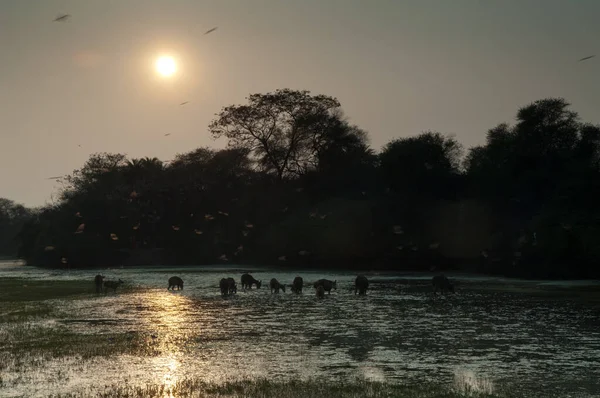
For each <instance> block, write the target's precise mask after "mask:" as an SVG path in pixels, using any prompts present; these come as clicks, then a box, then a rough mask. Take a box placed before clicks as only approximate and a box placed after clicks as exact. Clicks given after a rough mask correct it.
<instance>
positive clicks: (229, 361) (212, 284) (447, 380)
mask: <svg viewBox="0 0 600 398" xmlns="http://www.w3.org/2000/svg"><path fill="white" fill-rule="evenodd" d="M247 270H250V269H248V268H241V267H238V268H234V267H220V266H215V267H211V268H206V267H205V268H199V267H177V268H128V269H112V270H104V271H102V273H103V274H104V275H106V276H107V278H108V279H116V278H121V279H123V280H124V281H125V282H126V283H127V284H128V285H129V286H138V287H144V288H145V289H143V290H141V291H136V290H134V293H126V291H124V292H119V291H117V293H116V294H113V293H109V294H107V295H103V294H100V295H97V294H94V293H91V294H89V297H83V298H81V299H76V300H73V299H66V300H55V301H54V302H53V305H56V306H57V307H59V308H60V309H61V314H64V315H63V316H62V317H60V318H56V319H50V320H49V321H47V322H50V323H52V324H56V325H60V326H61V327H67V328H71V330H74V331H78V332H81V333H96V334H102V333H114V332H130V331H137V332H142V333H148V334H150V335H151V336H152V341H153V347H154V352H155V354H154V355H150V356H135V357H134V356H129V355H122V356H115V357H113V358H110V359H105V358H92V359H89V360H81V359H78V358H66V359H55V360H51V361H50V362H48V363H47V364H46V365H45V366H43V367H36V368H33V367H32V368H31V369H25V370H22V371H21V372H19V374H16V372H15V373H11V370H10V369H9V370H8V371H7V372H4V374H3V375H2V379H4V383H5V386H7V385H8V386H9V387H10V388H4V391H3V392H2V390H0V395H2V396H4V395H3V394H6V395H7V396H20V395H24V396H46V395H48V394H49V393H55V394H56V393H60V392H69V391H80V390H82V389H87V390H93V389H94V388H101V387H103V386H105V385H111V384H121V383H125V382H126V383H130V384H144V383H146V382H152V383H165V384H166V385H169V384H172V383H175V382H176V381H177V380H178V379H180V378H183V377H186V376H193V377H202V378H205V379H206V380H212V381H221V380H225V379H240V378H252V377H267V378H269V379H277V378H281V379H290V378H301V379H308V378H314V377H327V378H330V379H340V378H343V379H348V378H354V377H366V378H369V379H373V380H378V381H388V382H394V383H403V384H412V383H424V382H425V383H435V384H440V383H441V384H448V385H452V384H453V383H455V382H456V379H457V377H458V378H459V379H461V378H462V379H463V380H466V379H470V378H472V377H475V378H476V379H478V380H479V381H481V380H483V381H485V382H486V383H487V384H489V385H491V386H495V387H496V388H498V389H508V390H510V391H512V392H513V393H515V394H517V395H522V396H529V397H531V396H540V397H541V396H543V397H550V396H560V397H566V396H599V395H600V328H599V326H600V321H599V315H600V312H599V310H598V306H597V304H594V303H593V302H589V301H586V299H577V298H573V297H572V296H569V298H568V299H567V298H565V297H562V295H563V292H564V289H565V288H568V287H570V288H571V289H573V288H575V289H576V288H577V287H578V286H584V285H586V284H595V285H596V286H598V285H600V283H598V282H585V283H582V282H573V283H559V284H552V283H547V282H540V281H514V280H508V279H503V278H485V277H469V276H460V275H455V276H452V279H453V280H454V281H455V282H456V286H457V294H455V295H449V296H446V297H438V298H436V299H432V296H431V289H430V280H431V275H426V274H422V275H418V274H411V275H408V274H394V273H377V274H375V273H374V274H367V276H368V277H369V279H370V282H371V286H370V290H369V293H368V295H367V296H362V297H361V296H355V295H354V291H353V281H354V278H355V276H356V275H355V274H352V273H344V272H326V273H324V272H308V271H302V272H298V271H294V272H281V271H280V270H269V269H254V270H253V271H254V272H253V273H252V274H253V276H254V277H255V278H256V279H259V280H262V281H263V287H262V288H261V289H259V290H256V289H252V290H251V291H242V290H241V286H240V282H239V279H240V276H241V274H242V273H243V271H247ZM96 273H97V272H95V271H89V270H88V271H68V272H67V271H52V270H41V269H37V268H32V267H23V266H18V265H14V264H7V263H5V264H3V265H1V264H0V278H1V277H24V278H32V279H50V280H65V279H67V280H68V279H73V280H77V279H82V278H86V279H89V280H90V284H91V285H93V282H92V281H93V277H94V275H95V274H96ZM172 275H178V276H180V277H182V278H183V280H184V281H185V288H184V290H182V291H175V292H170V291H167V289H166V287H167V279H168V278H169V277H170V276H172ZM296 275H300V276H302V277H303V278H304V282H305V288H304V293H303V294H302V295H294V294H292V293H290V291H289V287H288V289H286V293H279V294H273V295H272V294H271V293H270V291H269V289H268V286H267V285H268V281H269V280H270V278H273V277H275V278H277V279H278V280H279V281H280V282H282V283H286V284H291V282H292V280H293V279H294V277H295V276H296ZM227 276H231V277H234V278H235V279H236V281H238V293H237V295H234V296H232V297H227V298H223V297H221V295H220V293H219V290H218V282H219V280H220V279H221V278H222V277H227ZM323 277H325V278H328V279H332V280H334V279H336V280H337V283H338V288H337V290H335V291H333V292H332V293H331V295H326V297H325V299H322V300H319V299H317V298H316V297H315V295H314V289H312V287H309V286H310V285H309V284H310V283H311V282H313V281H315V280H317V279H319V278H323ZM307 285H308V286H307ZM488 286H489V287H494V288H493V289H492V288H490V289H486V287H488ZM515 286H516V287H518V289H514V287H515ZM503 287H506V289H503ZM542 288H543V291H544V292H545V294H544V295H540V294H537V292H538V290H539V289H542ZM0 327H2V325H0ZM465 375H466V376H468V377H466V376H465ZM469 383H471V384H473V383H474V382H472V381H471V382H469ZM1 388H2V387H0V389H1Z"/></svg>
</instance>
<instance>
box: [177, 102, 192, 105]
mask: <svg viewBox="0 0 600 398" xmlns="http://www.w3.org/2000/svg"><path fill="white" fill-rule="evenodd" d="M189 102H190V101H184V102H182V103H181V104H179V105H185V104H189Z"/></svg>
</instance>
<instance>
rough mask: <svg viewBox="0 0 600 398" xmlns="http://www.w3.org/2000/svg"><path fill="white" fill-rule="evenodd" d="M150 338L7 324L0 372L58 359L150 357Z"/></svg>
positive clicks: (1, 337)
mask: <svg viewBox="0 0 600 398" xmlns="http://www.w3.org/2000/svg"><path fill="white" fill-rule="evenodd" d="M155 352H156V351H155V346H154V343H153V341H152V338H151V336H148V335H146V334H143V333H138V332H129V333H107V334H84V333H75V332H72V331H70V330H68V329H67V328H66V327H47V326H41V325H30V324H25V325H23V324H9V325H7V326H4V327H2V328H0V372H1V371H12V372H21V371H25V370H27V369H30V368H32V367H36V366H43V365H44V364H45V363H46V362H47V361H49V360H54V359H58V358H67V357H69V358H76V359H79V360H81V361H84V360H87V359H90V358H93V357H111V356H114V355H125V354H130V355H153V354H155Z"/></svg>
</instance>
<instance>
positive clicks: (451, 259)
mask: <svg viewBox="0 0 600 398" xmlns="http://www.w3.org/2000/svg"><path fill="white" fill-rule="evenodd" d="M209 131H210V134H211V135H212V136H213V137H214V138H220V137H225V138H226V139H227V140H228V147H227V149H224V150H213V149H209V148H199V149H196V150H194V151H191V152H188V153H183V154H179V155H177V156H176V157H175V159H174V160H172V161H171V162H169V163H165V162H162V161H160V160H158V159H150V158H143V159H127V158H126V156H125V155H121V154H107V153H102V154H94V155H92V156H91V157H90V159H89V160H88V161H87V162H86V163H85V164H84V165H83V167H82V168H81V169H79V170H76V171H74V172H73V174H72V175H70V176H68V177H66V182H65V183H64V187H63V189H62V192H61V196H60V200H59V201H58V202H57V203H56V204H53V205H50V206H46V207H44V208H42V209H39V210H37V211H35V212H34V213H33V216H32V217H30V218H29V220H28V221H27V223H26V225H25V226H24V227H23V228H22V230H21V231H20V233H19V235H18V240H19V242H20V250H19V255H20V256H21V257H22V258H24V259H26V260H27V262H28V263H29V264H35V265H45V266H65V263H66V264H68V265H69V266H71V267H88V266H89V267H92V266H94V267H95V266H105V265H120V264H124V265H128V264H157V263H160V264H214V263H219V262H231V263H235V264H280V265H281V266H287V267H294V266H301V267H344V268H363V269H365V268H366V269H375V268H379V269H394V270H424V271H429V270H432V269H436V270H451V269H455V270H465V271H475V272H486V273H494V274H504V275H510V276H522V277H549V278H568V277H584V278H589V277H598V276H599V274H600V272H599V271H598V269H599V268H598V264H599V261H600V208H599V207H598V206H597V203H598V198H599V197H600V196H599V194H600V178H599V177H600V163H599V161H600V157H599V154H600V127H598V126H594V125H590V124H585V123H582V122H580V121H579V119H578V116H577V114H576V113H574V112H573V111H571V110H570V109H569V104H568V103H567V102H566V101H565V100H563V99H545V100H541V101H536V102H534V103H532V104H530V105H527V106H525V107H523V108H521V109H520V110H519V111H518V113H517V122H516V124H515V125H514V126H509V125H508V124H501V125H499V126H496V127H494V128H492V129H491V130H489V131H488V133H487V140H486V143H485V145H482V146H478V147H475V148H471V149H470V150H468V151H467V152H466V153H465V152H464V151H463V149H462V147H461V145H460V144H459V143H458V142H457V141H456V140H455V139H454V138H451V137H449V136H445V135H442V134H440V133H437V132H426V133H422V134H420V135H418V136H414V137H408V138H398V139H395V140H393V141H391V142H390V143H388V144H387V145H385V146H384V147H383V149H382V150H381V151H380V152H379V153H376V152H375V151H374V150H373V149H371V148H370V147H369V143H368V135H367V133H366V132H365V131H363V130H361V129H360V128H359V127H357V126H354V125H352V124H350V123H349V122H348V121H347V119H345V118H344V116H343V114H342V112H341V108H340V104H339V102H338V101H337V100H336V99H335V98H332V97H328V96H324V95H311V94H310V93H309V92H308V91H293V90H288V89H285V90H277V91H275V92H273V93H267V94H254V95H251V96H250V97H249V98H248V102H247V104H245V105H234V106H229V107H226V108H224V109H223V110H222V111H221V112H220V113H219V114H218V115H217V116H216V119H215V120H214V121H213V122H212V123H211V124H210V126H209Z"/></svg>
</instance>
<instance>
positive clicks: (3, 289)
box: [0, 278, 94, 303]
mask: <svg viewBox="0 0 600 398" xmlns="http://www.w3.org/2000/svg"><path fill="white" fill-rule="evenodd" d="M92 292H94V283H93V281H89V280H69V281H49V280H34V279H24V278H2V279H0V303H3V302H26V301H43V300H53V299H63V298H69V297H74V296H78V295H83V294H89V293H92Z"/></svg>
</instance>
